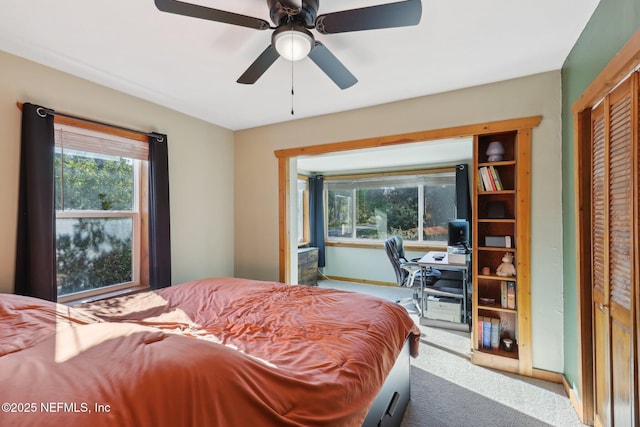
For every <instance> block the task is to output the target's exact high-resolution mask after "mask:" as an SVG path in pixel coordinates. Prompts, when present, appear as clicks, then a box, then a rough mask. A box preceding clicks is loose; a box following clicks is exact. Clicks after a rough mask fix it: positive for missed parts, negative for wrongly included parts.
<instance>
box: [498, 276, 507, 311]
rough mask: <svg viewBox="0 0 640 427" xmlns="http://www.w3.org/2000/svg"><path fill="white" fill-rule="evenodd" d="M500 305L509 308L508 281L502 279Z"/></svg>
mask: <svg viewBox="0 0 640 427" xmlns="http://www.w3.org/2000/svg"><path fill="white" fill-rule="evenodd" d="M500 307H502V308H507V281H506V280H502V281H500Z"/></svg>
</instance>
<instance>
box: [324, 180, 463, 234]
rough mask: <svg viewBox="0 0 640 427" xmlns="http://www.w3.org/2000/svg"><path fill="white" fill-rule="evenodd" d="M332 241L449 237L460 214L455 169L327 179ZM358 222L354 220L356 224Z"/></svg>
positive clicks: (329, 223)
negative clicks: (450, 228)
mask: <svg viewBox="0 0 640 427" xmlns="http://www.w3.org/2000/svg"><path fill="white" fill-rule="evenodd" d="M325 191H326V201H327V206H326V215H327V220H326V224H327V237H328V239H329V240H332V239H333V240H336V239H337V240H343V239H358V240H362V239H364V240H384V239H386V238H387V237H388V236H390V235H393V234H398V235H400V236H402V238H403V239H404V240H409V241H416V242H446V240H447V233H448V229H447V224H448V221H449V220H450V219H453V218H455V217H456V208H455V172H454V171H451V172H437V173H424V174H420V175H395V176H385V177H376V178H362V179H359V178H358V177H357V176H354V178H353V179H341V180H330V179H326V180H325ZM354 224H355V225H354Z"/></svg>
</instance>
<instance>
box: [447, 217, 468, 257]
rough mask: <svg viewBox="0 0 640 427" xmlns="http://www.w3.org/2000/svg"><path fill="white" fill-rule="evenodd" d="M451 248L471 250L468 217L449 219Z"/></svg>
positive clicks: (466, 251) (449, 243)
mask: <svg viewBox="0 0 640 427" xmlns="http://www.w3.org/2000/svg"><path fill="white" fill-rule="evenodd" d="M447 243H448V246H449V247H451V248H458V249H464V251H465V253H468V252H469V221H467V220H466V219H452V220H450V221H449V241H448V242H447Z"/></svg>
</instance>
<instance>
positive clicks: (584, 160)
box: [571, 30, 640, 424]
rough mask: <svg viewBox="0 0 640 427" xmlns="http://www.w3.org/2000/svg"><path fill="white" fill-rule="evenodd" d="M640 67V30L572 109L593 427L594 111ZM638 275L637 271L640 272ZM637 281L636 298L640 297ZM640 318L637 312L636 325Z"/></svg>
mask: <svg viewBox="0 0 640 427" xmlns="http://www.w3.org/2000/svg"><path fill="white" fill-rule="evenodd" d="M638 66H640V30H639V31H636V33H635V34H634V35H633V36H632V37H631V38H630V39H629V41H628V42H627V43H626V44H625V46H624V47H623V48H622V49H621V50H620V52H618V54H617V55H616V56H615V57H614V58H613V59H612V60H611V62H609V64H607V65H606V66H605V68H604V69H603V70H602V72H601V73H600V74H599V75H598V76H597V77H596V78H595V79H594V80H593V81H592V82H591V84H590V85H589V86H588V87H587V89H585V91H584V92H583V93H582V95H581V96H580V97H579V98H578V99H577V100H576V102H575V103H574V104H573V106H572V108H571V112H572V115H573V131H574V146H573V147H574V183H575V186H576V188H575V192H574V195H575V196H574V202H575V206H576V209H575V229H576V236H575V237H576V292H577V293H576V295H577V303H578V348H579V357H578V363H579V371H578V375H579V378H578V380H579V383H580V390H581V393H582V396H581V401H580V402H577V401H575V400H574V405H577V406H576V409H577V410H578V413H579V415H580V418H581V419H582V422H583V423H585V424H593V421H594V419H593V416H594V410H595V407H594V389H593V387H594V378H593V369H594V365H593V363H594V361H593V353H592V345H593V340H592V321H593V316H592V310H591V307H592V302H593V295H592V291H591V288H592V286H591V285H592V283H591V218H590V217H591V191H590V185H591V184H590V183H591V167H590V165H591V155H590V147H591V108H592V107H593V106H595V105H597V103H598V102H600V100H602V98H604V97H605V96H606V95H607V94H608V93H609V92H611V91H612V90H613V89H614V88H615V87H616V85H617V84H618V83H620V82H621V81H622V80H624V79H625V78H626V77H627V76H629V75H630V74H631V73H632V72H633V71H634V70H635V69H636V68H638ZM636 271H637V269H636ZM638 286H639V285H638V281H637V280H636V281H635V295H638V291H639V288H638ZM639 321H640V314H639V313H638V310H636V322H639ZM636 339H638V337H636Z"/></svg>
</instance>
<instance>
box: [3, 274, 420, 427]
mask: <svg viewBox="0 0 640 427" xmlns="http://www.w3.org/2000/svg"><path fill="white" fill-rule="evenodd" d="M418 336H419V329H418V328H417V327H416V325H415V324H414V322H413V321H412V320H411V318H410V317H409V316H408V315H407V313H406V311H405V310H404V308H402V307H401V306H399V305H397V304H394V303H391V302H388V301H384V300H381V299H378V298H374V297H369V296H365V295H359V294H353V293H347V292H341V291H337V290H329V289H320V288H311V287H306V286H287V285H283V284H278V283H272V282H260V281H253V280H246V279H234V278H222V279H207V280H200V281H194V282H189V283H185V284H182V285H177V286H172V287H170V288H166V289H163V290H160V291H156V292H146V293H142V294H137V295H132V296H127V297H121V298H114V299H110V300H105V301H101V302H99V303H96V304H92V305H89V306H83V307H82V308H70V307H66V306H63V305H56V304H53V303H49V302H46V301H42V300H38V299H33V298H27V297H21V296H16V295H6V294H4V295H0V403H2V404H3V405H2V411H1V412H0V425H2V426H9V425H12V426H13V425H16V426H32V425H38V426H61V425H64V426H91V427H98V426H136V427H138V426H172V427H174V426H278V427H280V426H359V425H360V424H361V423H362V421H363V420H364V417H365V415H366V413H367V411H368V408H369V406H370V404H371V402H372V401H373V399H374V398H375V396H376V395H377V393H378V391H379V389H380V387H381V386H382V383H383V382H384V379H385V377H386V375H387V373H388V371H389V370H390V369H391V367H392V366H393V363H394V361H395V358H396V356H397V355H398V353H399V352H400V349H401V348H402V345H403V343H404V341H405V340H406V338H407V337H410V339H411V341H412V352H414V355H415V352H416V351H417V345H418Z"/></svg>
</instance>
